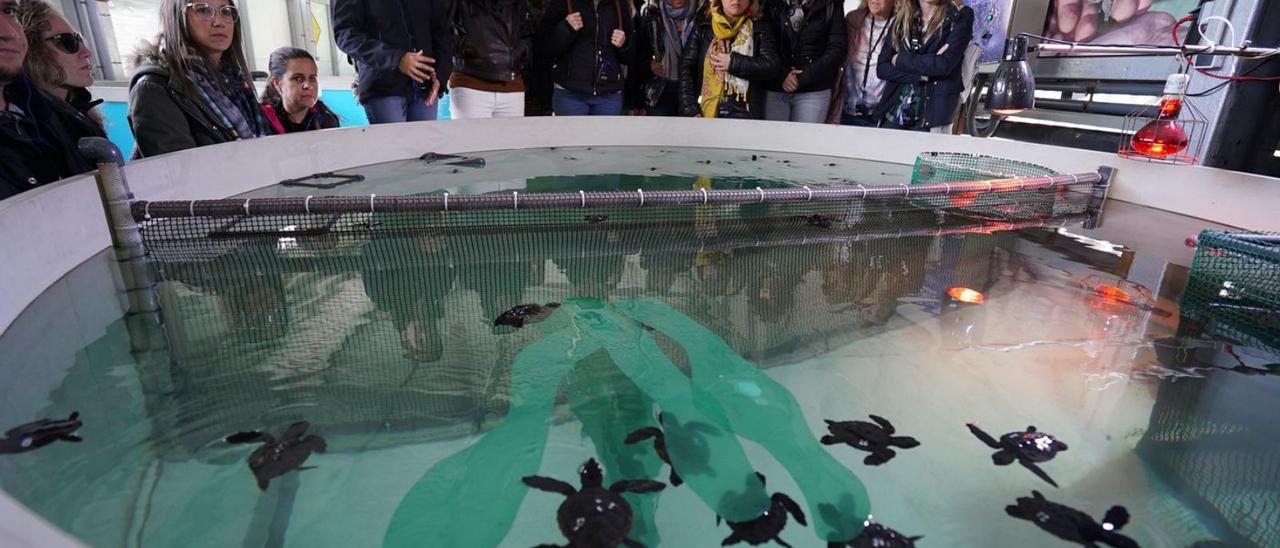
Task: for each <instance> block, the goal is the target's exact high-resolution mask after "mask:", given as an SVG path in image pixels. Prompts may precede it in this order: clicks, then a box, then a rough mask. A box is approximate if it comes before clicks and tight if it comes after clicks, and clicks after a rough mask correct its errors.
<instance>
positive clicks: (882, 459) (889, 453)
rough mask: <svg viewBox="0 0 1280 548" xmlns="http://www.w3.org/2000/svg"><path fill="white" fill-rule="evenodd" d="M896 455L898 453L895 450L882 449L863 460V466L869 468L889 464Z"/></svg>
mask: <svg viewBox="0 0 1280 548" xmlns="http://www.w3.org/2000/svg"><path fill="white" fill-rule="evenodd" d="M896 455H897V453H895V452H894V451H893V449H889V448H888V447H882V448H880V449H879V450H877V451H875V452H873V453H871V454H870V455H867V458H865V459H862V464H865V465H867V466H880V465H881V464H884V463H886V462H889V460H890V459H892V458H893V457H894V456H896Z"/></svg>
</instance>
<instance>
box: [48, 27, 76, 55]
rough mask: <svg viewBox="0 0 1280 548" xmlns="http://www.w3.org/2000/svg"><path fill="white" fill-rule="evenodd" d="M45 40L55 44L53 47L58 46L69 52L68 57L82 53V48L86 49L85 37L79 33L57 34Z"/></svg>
mask: <svg viewBox="0 0 1280 548" xmlns="http://www.w3.org/2000/svg"><path fill="white" fill-rule="evenodd" d="M45 40H48V41H50V42H53V45H55V46H58V49H60V50H62V51H65V52H67V54H68V55H75V54H77V53H80V48H82V47H84V37H83V36H80V33H78V32H64V33H62V34H55V35H53V36H50V37H48V38H45Z"/></svg>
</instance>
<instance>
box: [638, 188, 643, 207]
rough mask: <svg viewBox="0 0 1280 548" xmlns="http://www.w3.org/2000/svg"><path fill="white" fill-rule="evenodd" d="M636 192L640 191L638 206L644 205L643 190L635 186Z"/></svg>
mask: <svg viewBox="0 0 1280 548" xmlns="http://www.w3.org/2000/svg"><path fill="white" fill-rule="evenodd" d="M636 192H639V193H640V207H644V190H641V189H639V188H637V189H636Z"/></svg>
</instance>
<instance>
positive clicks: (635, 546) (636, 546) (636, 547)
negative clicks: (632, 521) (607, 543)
mask: <svg viewBox="0 0 1280 548" xmlns="http://www.w3.org/2000/svg"><path fill="white" fill-rule="evenodd" d="M622 545H623V546H629V547H630V548H644V545H643V544H640V543H639V542H636V541H634V540H631V539H629V538H624V539H622Z"/></svg>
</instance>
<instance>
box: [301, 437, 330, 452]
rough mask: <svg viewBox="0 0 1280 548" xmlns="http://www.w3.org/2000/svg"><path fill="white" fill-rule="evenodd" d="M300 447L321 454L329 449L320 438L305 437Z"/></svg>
mask: <svg viewBox="0 0 1280 548" xmlns="http://www.w3.org/2000/svg"><path fill="white" fill-rule="evenodd" d="M302 445H303V446H305V447H307V448H308V449H310V450H312V451H315V452H316V453H323V452H325V451H326V450H327V449H329V445H328V444H327V443H325V442H324V438H322V437H320V436H307V437H306V439H304V440H302Z"/></svg>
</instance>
